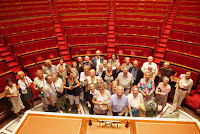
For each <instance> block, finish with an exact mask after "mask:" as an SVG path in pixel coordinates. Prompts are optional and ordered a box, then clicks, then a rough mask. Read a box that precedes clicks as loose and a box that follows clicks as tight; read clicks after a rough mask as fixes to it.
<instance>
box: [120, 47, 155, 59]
mask: <svg viewBox="0 0 200 134" xmlns="http://www.w3.org/2000/svg"><path fill="white" fill-rule="evenodd" d="M152 53H153V49H152V48H146V47H138V46H125V45H117V46H116V54H119V55H132V56H143V57H148V56H151V55H152Z"/></svg>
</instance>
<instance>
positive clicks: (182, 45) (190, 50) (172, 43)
mask: <svg viewBox="0 0 200 134" xmlns="http://www.w3.org/2000/svg"><path fill="white" fill-rule="evenodd" d="M167 49H169V50H173V51H177V52H182V53H187V54H191V55H196V56H199V57H200V53H199V52H200V45H198V44H194V43H189V42H183V41H178V40H171V39H169V40H168V45H167Z"/></svg>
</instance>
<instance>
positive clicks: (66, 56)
mask: <svg viewBox="0 0 200 134" xmlns="http://www.w3.org/2000/svg"><path fill="white" fill-rule="evenodd" d="M62 57H63V58H64V61H71V56H70V55H64V56H62Z"/></svg>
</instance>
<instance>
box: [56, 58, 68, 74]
mask: <svg viewBox="0 0 200 134" xmlns="http://www.w3.org/2000/svg"><path fill="white" fill-rule="evenodd" d="M65 65H66V64H65V63H64V58H63V57H61V58H60V61H59V64H58V65H57V66H56V68H57V71H58V67H59V66H62V67H63V69H65Z"/></svg>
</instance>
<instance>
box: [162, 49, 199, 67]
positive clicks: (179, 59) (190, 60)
mask: <svg viewBox="0 0 200 134" xmlns="http://www.w3.org/2000/svg"><path fill="white" fill-rule="evenodd" d="M165 60H167V61H170V62H174V63H177V64H181V65H185V66H188V67H192V68H195V69H198V70H200V59H199V58H195V57H192V56H187V55H186V54H178V53H175V52H170V51H168V52H166V55H165ZM194 63H195V64H194Z"/></svg>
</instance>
